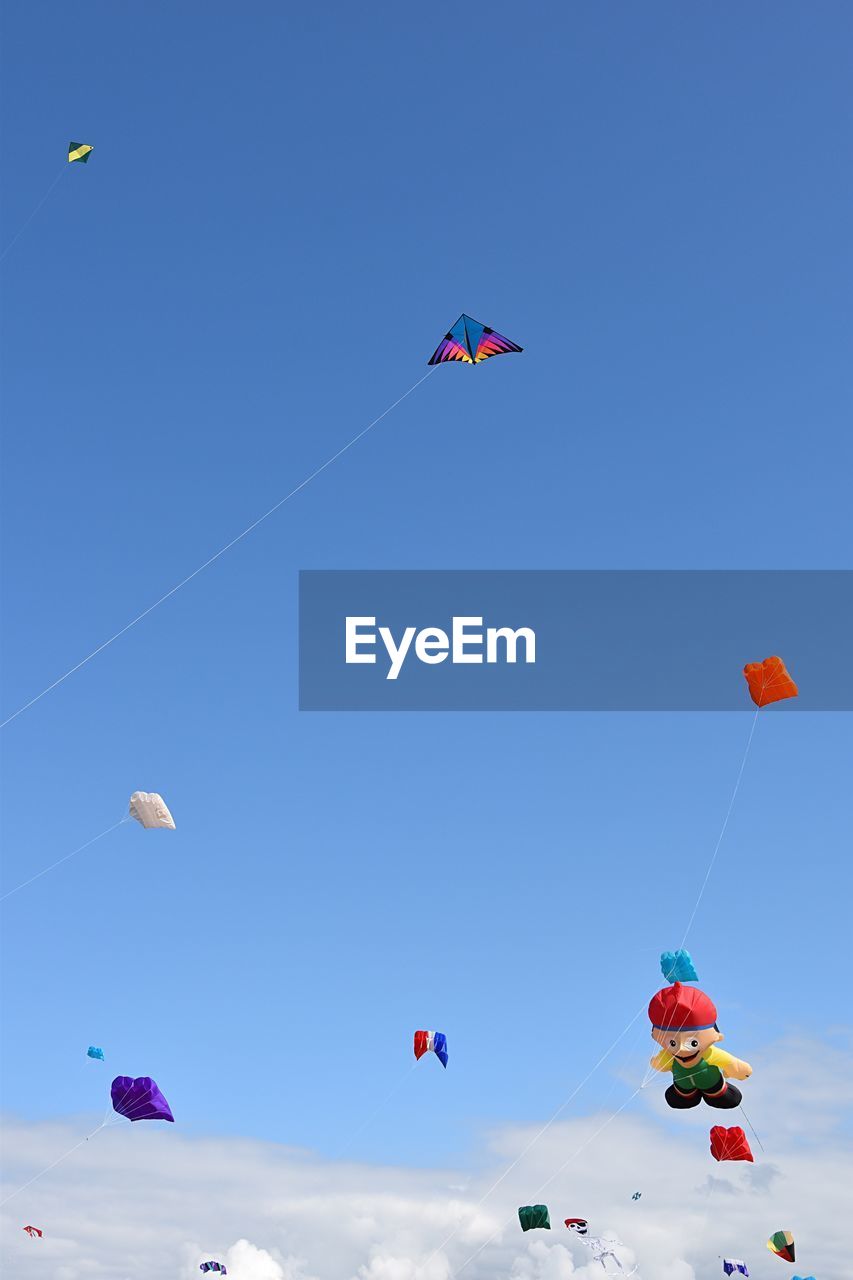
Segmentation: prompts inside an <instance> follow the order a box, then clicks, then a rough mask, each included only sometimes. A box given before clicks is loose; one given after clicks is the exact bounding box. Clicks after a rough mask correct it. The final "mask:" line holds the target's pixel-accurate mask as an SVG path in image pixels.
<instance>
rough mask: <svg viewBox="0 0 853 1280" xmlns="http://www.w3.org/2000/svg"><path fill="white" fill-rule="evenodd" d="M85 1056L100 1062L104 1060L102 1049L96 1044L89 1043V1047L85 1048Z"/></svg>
mask: <svg viewBox="0 0 853 1280" xmlns="http://www.w3.org/2000/svg"><path fill="white" fill-rule="evenodd" d="M86 1057H87V1058H97V1059H98V1060H99V1061H100V1062H104V1061H105V1058H104V1051H103V1049H99V1048H98V1046H97V1045H96V1044H90V1045H89V1048H88V1049H87V1050H86Z"/></svg>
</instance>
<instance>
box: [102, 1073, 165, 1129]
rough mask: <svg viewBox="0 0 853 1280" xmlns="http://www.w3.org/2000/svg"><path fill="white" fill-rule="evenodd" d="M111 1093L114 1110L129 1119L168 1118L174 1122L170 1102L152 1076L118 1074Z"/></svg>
mask: <svg viewBox="0 0 853 1280" xmlns="http://www.w3.org/2000/svg"><path fill="white" fill-rule="evenodd" d="M110 1094H111V1096H112V1100H113V1111H117V1112H118V1114H119V1115H120V1116H127V1118H128V1120H131V1121H136V1120H168V1121H169V1123H170V1124H174V1122H175V1117H174V1116H173V1115H172V1112H171V1108H170V1107H169V1104H168V1102H167V1101H166V1099H165V1098H164V1097H163V1095H162V1093H161V1092H160V1090H159V1088H158V1087H157V1084H156V1083H155V1081H154V1080H152V1079H151V1077H150V1076H138V1077H137V1078H136V1079H134V1078H133V1076H116V1078H115V1080H113V1083H112V1087H111V1088H110Z"/></svg>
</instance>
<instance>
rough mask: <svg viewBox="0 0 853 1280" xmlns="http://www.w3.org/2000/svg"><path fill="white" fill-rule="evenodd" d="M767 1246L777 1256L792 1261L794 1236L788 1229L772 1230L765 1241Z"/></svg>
mask: <svg viewBox="0 0 853 1280" xmlns="http://www.w3.org/2000/svg"><path fill="white" fill-rule="evenodd" d="M767 1248H768V1249H769V1250H770V1252H771V1253H775V1254H776V1256H777V1258H784V1259H785V1261H786V1262H793V1261H794V1237H793V1236H792V1235H791V1232H790V1231H774V1232H773V1235H772V1236H771V1237H770V1239H769V1240H768V1241H767Z"/></svg>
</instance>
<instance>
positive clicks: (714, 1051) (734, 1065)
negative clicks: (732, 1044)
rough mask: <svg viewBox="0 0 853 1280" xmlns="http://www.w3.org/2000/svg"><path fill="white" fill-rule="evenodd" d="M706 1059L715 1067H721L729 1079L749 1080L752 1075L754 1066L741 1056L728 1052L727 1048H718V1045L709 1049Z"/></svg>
mask: <svg viewBox="0 0 853 1280" xmlns="http://www.w3.org/2000/svg"><path fill="white" fill-rule="evenodd" d="M706 1061H707V1062H710V1064H711V1066H713V1067H719V1068H720V1070H721V1071H722V1073H723V1075H724V1076H725V1078H726V1079H727V1080H748V1079H749V1077H750V1076H751V1075H752V1067H751V1066H750V1065H749V1063H748V1062H742V1061H741V1059H740V1058H735V1057H733V1056H732V1055H731V1054H730V1053H726V1051H725V1049H718V1048H717V1047H716V1045H712V1047H711V1048H710V1049H709V1051H708V1053H707V1054H706Z"/></svg>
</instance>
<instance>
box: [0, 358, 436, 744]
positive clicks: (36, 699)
mask: <svg viewBox="0 0 853 1280" xmlns="http://www.w3.org/2000/svg"><path fill="white" fill-rule="evenodd" d="M433 373H435V368H432V369H430V370H428V372H427V373H425V374H424V376H423V377H422V378H418V380H417V382H415V383H413V384H412V386H410V387H409V389H408V391H404V392H403V394H402V395H401V396H399V397H398V398H397V399H396V400H395V401H394V403H393V404H389V406H388V408H387V409H383V410H382V412H381V413H380V414H379V416H378V417H377V418H374V419H373V421H372V422H368V424H367V426H366V427H363V428H362V429H361V431H359V433H358V435H355V436H353V438H352V439H351V440H348V441H347V442H346V444H345V445H343V446H342V447H341V448H340V449H338V451H337V453H333V454H332V456H331V457H330V458H327V459H326V461H325V462H324V463H322V464H321V465H320V466H319V467H317V469H316V471H312V472H311V474H310V475H309V476H306V477H305V479H304V480H302V481H300V483H299V484H298V485H297V486H296V488H295V489H291V490H290V493H286V494H285V495H284V497H283V498H280V499H279V501H278V502H277V503H276V504H275V506H272V507H270V509H269V511H265V512H264V514H263V515H262V516H258V518H257V520H253V521H252V523H251V524H250V525H247V526H246V528H245V529H244V530H243V531H242V533H238V534H237V536H236V537H235V538H232V539H231V541H230V542H226V544H225V546H224V547H220V548H219V550H218V551H216V552H215V553H214V554H213V555H212V556H210V557H209V558H208V559H207V560H205V561H204V563H203V564H200V565H199V566H198V568H197V569H193V571H192V573H188V574H187V576H186V577H185V578H182V579H181V581H180V582H177V583H175V585H174V587H172V588H170V590H169V591H167V592H166V593H165V594H164V595H162V596H160V598H159V600H155V601H154V603H153V604H150V605H149V606H148V608H147V609H143V611H142V613H138V614H137V615H136V617H135V618H131V620H130V622H128V623H127V624H126V625H125V626H123V627H122V628H121V630H120V631H116V633H115V635H112V636H110V638H109V639H108V640H105V641H104V642H103V644H99V645H98V647H97V649H93V650H92V652H91V653H87V654H86V657H85V658H81V660H80V661H79V662H78V663H76V664H75V665H74V666H73V667H70V668H69V669H68V671H66V672H65V674H64V675H61V676H60V677H59V678H58V679H57V680H54V681H53V683H52V684H49V685H48V686H47V688H45V689H42V691H41V693H37V694H36V696H35V697H34V698H30V700H29V702H25V703H24V705H23V706H22V707H18V710H17V711H13V712H12V714H11V715H10V716H7V717H6V719H5V720H2V721H0V729H3V728H5V727H6V725H7V724H11V723H12V721H13V720H17V718H18V716H20V715H22V714H23V713H24V712H25V711H27V710H28V709H29V708H30V707H32V706H34V705H35V703H37V702H39V701H40V699H42V698H43V697H45V695H46V694H48V693H50V692H51V691H52V690H53V689H55V688H57V686H58V685H61V684H62V683H63V681H65V680H67V679H68V678H69V676H73V675H74V673H75V671H79V670H80V668H81V667H85V665H86V663H87V662H91V661H92V659H93V658H96V657H97V656H98V654H99V653H103V651H104V649H108V648H109V646H110V645H111V644H114V643H115V641H116V640H118V639H120V637H121V636H123V635H125V633H126V632H128V631H130V629H131V627H135V626H136V624H137V623H138V622H141V621H142V619H143V618H147V617H148V615H149V613H153V612H154V610H155V609H159V607H160V605H161V604H165V602H166V601H167V600H169V599H171V597H172V596H173V595H175V594H176V593H177V592H178V591H180V589H181V587H185V586H186V585H187V583H188V582H192V580H193V578H197V577H198V575H199V574H200V573H203V572H204V570H205V569H207V568H209V567H210V565H212V564H213V563H214V562H215V561H216V560H218V559H219V558H220V556H224V555H225V552H226V551H230V550H231V548H232V547H234V546H236V545H237V543H238V542H241V541H242V540H243V538H245V537H247V536H248V535H249V534H250V533H251V532H252V531H253V530H254V529H257V527H258V525H259V524H263V522H264V521H265V520H268V519H269V517H270V516H271V515H273V514H274V513H275V512H276V511H278V509H279V507H283V506H284V504H285V503H286V502H289V501H290V499H291V498H295V497H296V495H297V493H299V492H300V491H301V490H302V489H304V488H305V486H306V485H309V484H310V483H311V481H312V480H316V478H317V476H318V475H320V473H321V472H323V471H325V470H326V468H327V467H330V466H331V465H332V463H333V462H337V460H338V458H340V457H341V456H342V455H343V454H345V453H346V452H347V450H348V449H351V448H352V447H353V445H354V444H358V442H359V440H361V439H362V438H363V437H364V436H366V435H367V433H368V431H372V430H373V428H374V427H375V426H376V425H377V423H379V422H381V421H382V419H383V418H387V417H388V414H389V413H390V412H391V410H392V409H396V408H397V405H398V404H402V402H403V401H404V400H405V399H406V397H407V396H410V395H411V394H412V392H413V391H415V390H416V389H417V388H418V387H419V386H420V385H421V383H422V382H426V380H427V378H428V377H430V375H431V374H433Z"/></svg>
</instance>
